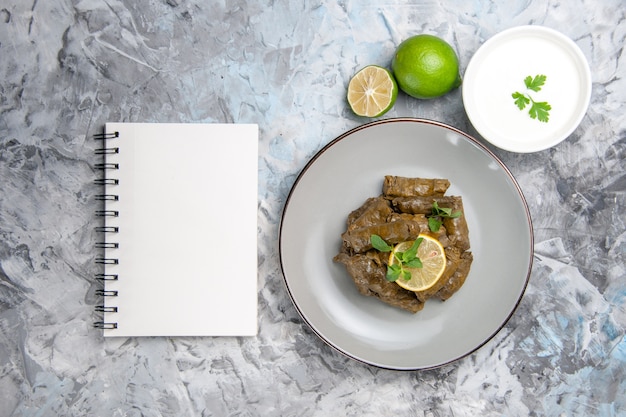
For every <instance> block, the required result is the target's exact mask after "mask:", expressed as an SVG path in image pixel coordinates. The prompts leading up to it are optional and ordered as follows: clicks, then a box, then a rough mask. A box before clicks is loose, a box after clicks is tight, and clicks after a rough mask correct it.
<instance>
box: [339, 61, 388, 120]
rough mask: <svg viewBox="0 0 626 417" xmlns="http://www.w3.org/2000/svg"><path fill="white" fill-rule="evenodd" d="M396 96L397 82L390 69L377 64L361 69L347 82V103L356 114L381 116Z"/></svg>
mask: <svg viewBox="0 0 626 417" xmlns="http://www.w3.org/2000/svg"><path fill="white" fill-rule="evenodd" d="M397 97H398V84H396V80H395V79H394V78H393V75H392V74H391V71H389V70H387V69H385V68H382V67H379V66H377V65H369V66H367V67H365V68H363V69H361V70H360V71H359V72H357V73H356V74H355V75H354V77H352V79H351V80H350V83H349V84H348V104H349V105H350V108H351V109H352V111H353V112H354V113H355V114H356V115H358V116H365V117H378V116H382V115H383V114H385V113H387V112H388V111H389V110H390V109H391V108H392V107H393V105H394V104H395V103H396V98H397Z"/></svg>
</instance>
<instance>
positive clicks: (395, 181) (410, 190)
mask: <svg viewBox="0 0 626 417" xmlns="http://www.w3.org/2000/svg"><path fill="white" fill-rule="evenodd" d="M448 187H450V181H448V180H447V179H442V178H407V177H396V176H393V175H386V176H385V180H384V181H383V195H384V196H385V197H419V196H421V197H429V196H439V197H440V196H443V195H444V194H445V192H446V190H447V189H448Z"/></svg>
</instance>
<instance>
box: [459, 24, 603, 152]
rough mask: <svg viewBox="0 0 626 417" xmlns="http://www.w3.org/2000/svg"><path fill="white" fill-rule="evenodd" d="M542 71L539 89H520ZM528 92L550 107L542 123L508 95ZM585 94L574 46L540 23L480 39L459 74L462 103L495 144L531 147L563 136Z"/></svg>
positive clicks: (580, 113) (587, 78) (587, 80)
mask: <svg viewBox="0 0 626 417" xmlns="http://www.w3.org/2000/svg"><path fill="white" fill-rule="evenodd" d="M540 74H541V75H545V76H546V81H545V84H544V85H543V86H542V87H541V90H540V91H537V92H535V91H529V90H527V89H526V86H525V84H524V79H525V78H526V77H527V76H531V77H533V78H534V77H535V76H536V75H540ZM514 92H520V93H522V94H525V93H527V94H529V95H530V96H531V97H532V99H533V100H535V101H538V102H541V101H545V102H547V103H548V104H550V106H551V107H552V109H551V110H550V111H549V120H548V122H540V121H538V120H537V119H532V118H531V117H530V116H529V115H528V110H529V108H530V104H529V105H527V107H526V108H525V109H524V110H520V109H519V108H518V107H517V106H516V105H515V102H514V99H513V97H512V94H513V93H514ZM590 98H591V74H590V71H589V65H588V63H587V60H586V59H585V56H584V55H583V53H582V52H581V50H580V48H578V46H577V45H576V44H575V43H574V42H573V41H572V40H571V39H570V38H568V37H567V36H565V35H563V34H561V33H560V32H557V31H555V30H553V29H549V28H546V27H543V26H519V27H514V28H511V29H507V30H505V31H503V32H500V33H499V34H497V35H495V36H493V37H492V38H490V39H489V40H487V42H485V43H484V44H483V45H482V46H481V47H480V48H479V49H478V51H477V52H476V53H475V54H474V56H473V57H472V59H471V60H470V62H469V64H468V66H467V69H466V71H465V74H464V77H463V104H464V106H465V110H466V112H467V116H468V117H469V119H470V121H471V122H472V125H473V126H474V127H475V128H476V130H477V131H478V133H480V135H481V136H482V137H484V138H485V139H486V140H488V141H489V142H491V143H493V144H494V145H496V146H498V147H499V148H502V149H505V150H508V151H512V152H536V151H540V150H543V149H547V148H550V147H552V146H554V145H556V144H558V143H559V142H561V141H562V140H564V139H565V138H567V137H568V136H569V135H570V134H571V133H572V132H573V131H574V130H575V129H576V127H577V126H578V125H579V124H580V122H581V120H582V118H583V117H584V115H585V113H586V112H587V107H588V106H589V100H590Z"/></svg>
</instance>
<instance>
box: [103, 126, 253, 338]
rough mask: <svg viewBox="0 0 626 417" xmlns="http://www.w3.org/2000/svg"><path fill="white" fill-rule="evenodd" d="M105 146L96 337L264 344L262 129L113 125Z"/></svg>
mask: <svg viewBox="0 0 626 417" xmlns="http://www.w3.org/2000/svg"><path fill="white" fill-rule="evenodd" d="M96 139H97V140H99V141H101V142H102V146H101V147H100V148H99V149H97V151H96V153H97V154H99V155H101V156H102V160H101V161H100V163H99V164H98V165H97V166H96V167H97V168H99V169H100V170H101V172H102V175H101V177H100V178H98V179H97V180H96V181H97V183H98V184H100V185H102V187H103V193H102V194H101V195H98V197H97V199H98V200H100V201H101V203H102V206H101V207H100V208H101V210H99V211H98V213H97V215H98V216H101V217H102V218H103V219H104V222H103V223H102V225H101V226H98V228H97V230H98V232H100V233H101V236H102V239H101V240H100V241H99V242H98V243H97V246H98V250H99V251H100V254H101V256H99V257H98V258H97V260H96V262H97V263H99V264H101V266H102V267H101V269H100V271H99V273H98V277H97V278H98V279H99V280H102V281H103V283H104V285H103V288H102V289H100V290H99V291H98V294H99V295H100V296H102V300H103V302H102V304H101V305H99V306H98V307H97V311H98V313H99V314H100V315H101V321H98V322H96V324H95V325H96V327H98V328H101V329H103V332H104V336H252V335H255V334H256V332H257V195H258V193H257V183H258V180H257V178H258V176H257V167H258V162H257V161H258V159H257V158H258V127H257V125H252V124H200V123H197V124H192V123H107V124H106V127H105V131H104V133H102V134H99V135H96ZM99 320H100V318H99Z"/></svg>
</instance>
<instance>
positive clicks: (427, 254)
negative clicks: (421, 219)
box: [389, 235, 446, 291]
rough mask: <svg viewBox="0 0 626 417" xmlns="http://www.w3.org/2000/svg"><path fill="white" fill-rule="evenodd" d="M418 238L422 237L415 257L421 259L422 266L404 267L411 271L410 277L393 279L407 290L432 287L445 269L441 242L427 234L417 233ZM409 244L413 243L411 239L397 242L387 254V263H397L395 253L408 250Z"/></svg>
mask: <svg viewBox="0 0 626 417" xmlns="http://www.w3.org/2000/svg"><path fill="white" fill-rule="evenodd" d="M419 238H423V240H422V243H420V245H419V247H418V248H417V257H418V258H419V259H420V260H421V261H422V267H421V268H409V267H404V270H406V271H409V272H410V273H411V279H409V280H406V279H404V278H402V277H399V278H398V279H397V280H396V281H395V282H396V284H398V285H399V286H401V287H402V288H404V289H406V290H409V291H424V290H426V289H428V288H430V287H432V286H433V285H435V283H436V282H437V281H438V280H439V278H441V275H443V271H444V270H445V269H446V254H445V253H444V250H443V246H441V243H439V241H438V240H437V239H435V238H433V237H431V236H428V235H419V237H418V239H419ZM411 245H413V241H410V242H402V243H398V244H397V245H396V246H395V247H394V248H393V250H392V251H391V254H390V255H389V265H392V264H395V263H398V262H399V261H398V259H397V258H396V253H397V252H404V251H406V250H408V249H409V248H410V247H411Z"/></svg>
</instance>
